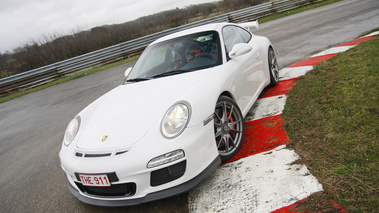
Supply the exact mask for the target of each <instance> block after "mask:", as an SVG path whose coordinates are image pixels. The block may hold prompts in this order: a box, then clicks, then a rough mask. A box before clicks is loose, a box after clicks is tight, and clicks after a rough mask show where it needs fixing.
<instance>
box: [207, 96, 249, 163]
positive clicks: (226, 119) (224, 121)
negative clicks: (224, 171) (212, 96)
mask: <svg viewBox="0 0 379 213" xmlns="http://www.w3.org/2000/svg"><path fill="white" fill-rule="evenodd" d="M214 132H215V139H216V145H217V149H218V152H219V154H220V157H221V161H222V162H226V161H228V160H229V159H230V158H232V157H233V156H234V155H235V154H236V153H237V152H238V150H239V149H240V148H241V146H242V139H243V134H244V122H243V117H242V113H241V110H240V109H239V107H238V105H237V104H236V103H235V102H234V101H233V99H231V98H229V97H226V96H221V97H220V98H219V99H218V101H217V104H216V108H215V113H214Z"/></svg>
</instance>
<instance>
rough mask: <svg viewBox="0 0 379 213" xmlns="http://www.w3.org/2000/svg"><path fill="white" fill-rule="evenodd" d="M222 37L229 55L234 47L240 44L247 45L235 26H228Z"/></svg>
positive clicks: (224, 29)
mask: <svg viewBox="0 0 379 213" xmlns="http://www.w3.org/2000/svg"><path fill="white" fill-rule="evenodd" d="M222 35H223V37H224V43H225V48H226V52H227V53H229V52H230V51H231V50H232V48H233V46H234V45H235V44H238V43H247V42H245V41H244V39H243V38H242V36H241V34H240V33H239V32H238V28H237V27H235V26H226V27H224V28H223V29H222Z"/></svg>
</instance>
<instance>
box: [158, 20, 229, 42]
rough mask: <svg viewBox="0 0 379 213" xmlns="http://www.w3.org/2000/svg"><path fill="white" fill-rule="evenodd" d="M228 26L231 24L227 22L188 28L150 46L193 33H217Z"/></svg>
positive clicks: (160, 39)
mask: <svg viewBox="0 0 379 213" xmlns="http://www.w3.org/2000/svg"><path fill="white" fill-rule="evenodd" d="M230 24H232V23H227V22H223V23H212V24H206V25H202V26H198V27H194V28H190V29H187V30H183V31H180V32H176V33H173V34H170V35H167V36H164V37H162V38H159V39H157V40H156V41H154V42H153V43H151V44H155V43H159V42H162V41H166V40H169V39H172V38H177V37H180V36H185V35H190V34H194V33H198V32H205V31H212V30H214V31H217V29H219V28H221V27H223V26H225V25H230Z"/></svg>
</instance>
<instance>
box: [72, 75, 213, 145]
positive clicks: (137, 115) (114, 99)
mask: <svg viewBox="0 0 379 213" xmlns="http://www.w3.org/2000/svg"><path fill="white" fill-rule="evenodd" d="M207 73H208V72H207V71H206V70H202V71H195V72H190V73H185V74H179V75H174V76H168V77H164V78H158V79H153V80H148V81H143V82H136V83H130V84H126V85H121V86H118V87H116V88H115V89H113V90H112V91H110V92H108V93H107V94H105V95H103V96H102V97H100V98H99V99H98V100H96V101H95V102H93V103H92V104H91V105H89V106H88V107H87V108H86V109H84V110H83V111H82V112H81V113H80V116H81V120H82V121H81V122H82V123H81V126H80V129H81V130H80V132H79V135H78V136H79V137H78V140H77V148H79V149H87V150H96V149H113V148H122V147H128V146H132V145H133V144H134V143H136V142H138V141H139V140H140V139H141V138H142V137H143V136H144V135H146V134H147V133H148V132H149V131H150V132H159V131H160V130H159V127H157V124H160V122H161V120H162V117H163V116H164V114H165V113H166V111H167V110H168V108H169V107H170V106H172V105H173V104H174V103H176V102H178V101H180V100H184V98H185V97H186V94H187V93H188V91H191V88H192V87H194V86H195V85H196V84H197V83H198V82H199V81H200V80H201V79H203V78H204V76H205V75H206V74H207ZM153 126H155V127H156V128H154V129H152V127H153Z"/></svg>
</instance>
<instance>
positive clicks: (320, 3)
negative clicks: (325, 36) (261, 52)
mask: <svg viewBox="0 0 379 213" xmlns="http://www.w3.org/2000/svg"><path fill="white" fill-rule="evenodd" d="M339 1H342V0H325V1H322V2H319V3H315V4H310V5H307V6H304V7H300V8H297V9H293V10H289V11H286V12H283V13H278V14H275V15H271V16H267V17H264V18H261V19H259V23H264V22H268V21H272V20H274V19H278V18H282V17H285V16H290V15H293V14H296V13H301V12H304V11H307V10H311V9H314V8H317V7H322V6H325V5H328V4H332V3H336V2H339Z"/></svg>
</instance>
